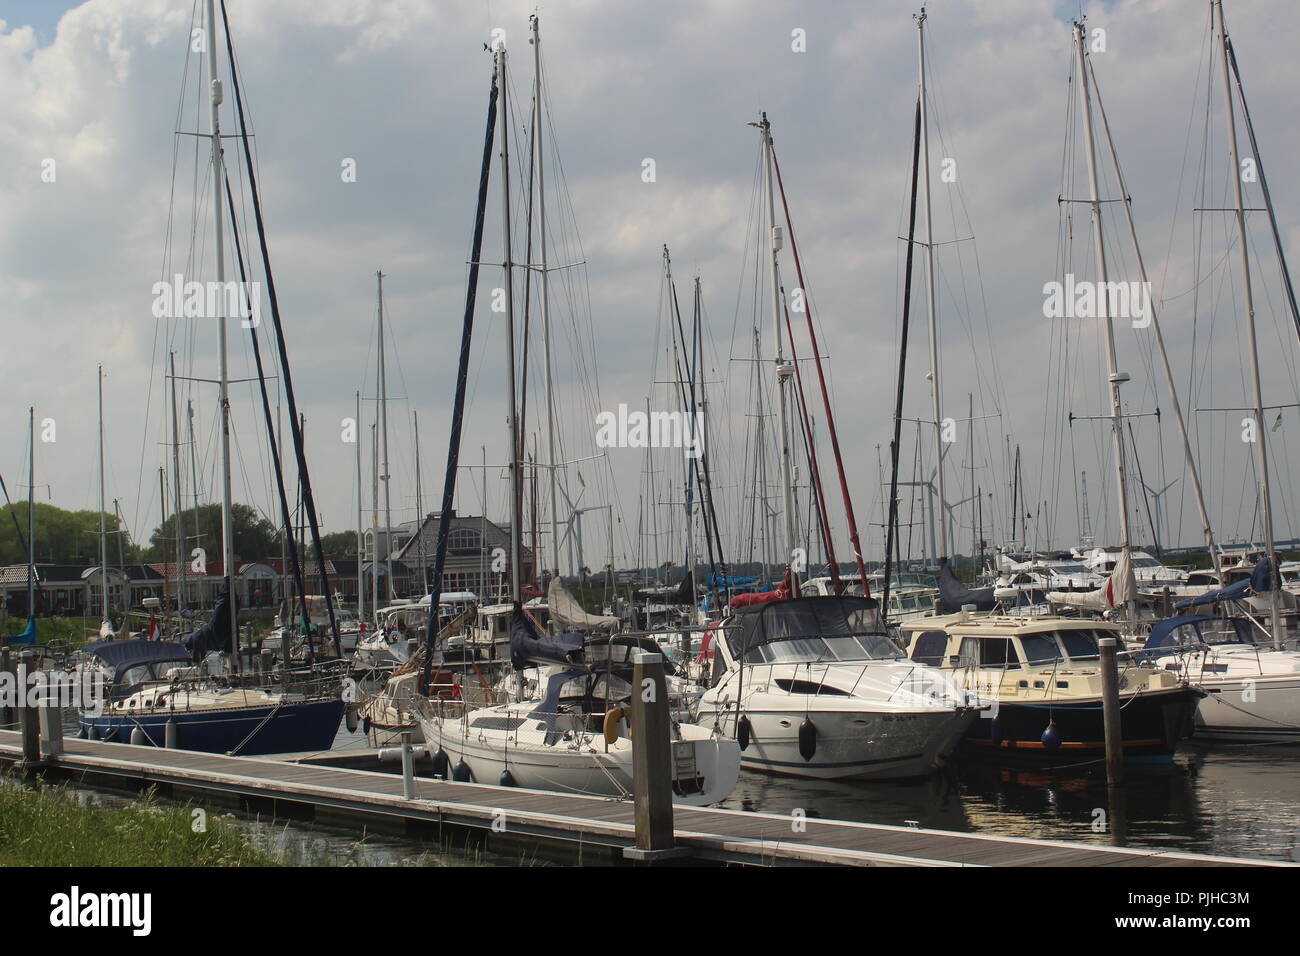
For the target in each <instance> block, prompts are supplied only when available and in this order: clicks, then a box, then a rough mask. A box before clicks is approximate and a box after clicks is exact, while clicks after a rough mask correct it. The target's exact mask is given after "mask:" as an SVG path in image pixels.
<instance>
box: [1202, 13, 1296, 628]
mask: <svg viewBox="0 0 1300 956" xmlns="http://www.w3.org/2000/svg"><path fill="white" fill-rule="evenodd" d="M1211 9H1212V10H1213V13H1214V26H1215V33H1216V34H1217V39H1218V44H1219V59H1220V66H1221V67H1222V74H1223V119H1224V122H1225V123H1226V124H1227V129H1228V162H1229V164H1230V165H1231V167H1232V195H1233V199H1234V201H1235V205H1236V210H1235V218H1236V220H1237V247H1238V249H1240V250H1241V278H1242V289H1243V292H1244V294H1245V299H1246V330H1247V333H1248V336H1249V339H1250V374H1251V386H1252V390H1253V392H1254V399H1255V408H1254V415H1255V455H1256V459H1257V462H1256V468H1257V470H1258V472H1259V508H1260V512H1261V513H1262V515H1263V518H1264V547H1265V549H1266V550H1267V552H1268V560H1269V565H1270V570H1269V574H1270V577H1271V581H1270V584H1271V587H1269V589H1268V608H1269V630H1270V631H1271V633H1272V635H1273V646H1274V647H1275V648H1276V649H1278V650H1281V649H1282V620H1281V615H1280V613H1279V611H1278V606H1277V589H1278V574H1277V570H1278V564H1277V549H1276V547H1275V546H1274V541H1273V502H1272V497H1271V495H1270V488H1269V478H1268V449H1267V448H1266V447H1265V436H1266V435H1267V433H1268V430H1267V429H1266V428H1265V427H1264V393H1263V386H1262V385H1261V384H1260V375H1259V345H1258V342H1257V341H1256V338H1255V293H1254V290H1253V289H1252V287H1251V281H1250V249H1249V248H1248V247H1247V235H1246V212H1245V200H1244V197H1243V196H1242V188H1241V160H1240V159H1239V157H1238V153H1237V121H1236V116H1235V113H1234V110H1233V105H1232V81H1231V80H1230V78H1229V67H1228V27H1227V25H1226V24H1225V23H1224V20H1223V0H1212V3H1211Z"/></svg>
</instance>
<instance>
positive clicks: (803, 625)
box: [727, 594, 883, 660]
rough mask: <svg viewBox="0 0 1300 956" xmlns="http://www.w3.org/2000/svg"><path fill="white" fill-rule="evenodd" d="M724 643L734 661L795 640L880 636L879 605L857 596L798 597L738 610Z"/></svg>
mask: <svg viewBox="0 0 1300 956" xmlns="http://www.w3.org/2000/svg"><path fill="white" fill-rule="evenodd" d="M733 623H734V624H737V625H739V627H738V628H729V629H728V631H727V642H728V644H730V645H731V649H732V651H733V653H734V656H735V657H736V659H737V660H743V659H744V657H745V654H746V653H747V652H749V651H750V650H752V649H753V648H755V647H761V646H763V645H764V644H771V643H773V642H774V641H784V640H789V639H790V638H796V637H841V636H848V635H851V634H879V633H881V632H882V631H883V627H882V626H881V623H880V602H879V601H877V600H876V599H875V598H869V597H862V596H861V595H856V594H842V595H838V596H833V597H797V598H785V599H783V600H776V601H769V602H767V603H764V604H751V605H748V606H742V607H740V608H737V613H736V616H735V619H734V621H733Z"/></svg>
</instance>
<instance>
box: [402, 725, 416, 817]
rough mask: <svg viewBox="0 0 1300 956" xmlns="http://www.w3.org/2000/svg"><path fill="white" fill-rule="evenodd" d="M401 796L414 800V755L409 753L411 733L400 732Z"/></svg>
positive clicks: (407, 731)
mask: <svg viewBox="0 0 1300 956" xmlns="http://www.w3.org/2000/svg"><path fill="white" fill-rule="evenodd" d="M402 796H404V797H405V798H406V799H407V800H414V799H415V755H414V754H412V753H411V732H410V731H409V730H403V731H402Z"/></svg>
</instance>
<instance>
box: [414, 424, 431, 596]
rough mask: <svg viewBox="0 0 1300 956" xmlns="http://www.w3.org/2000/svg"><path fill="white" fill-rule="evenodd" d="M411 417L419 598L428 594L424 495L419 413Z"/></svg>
mask: <svg viewBox="0 0 1300 956" xmlns="http://www.w3.org/2000/svg"><path fill="white" fill-rule="evenodd" d="M411 415H412V417H413V418H414V420H415V514H416V529H415V534H416V537H417V539H418V544H419V551H420V592H419V594H417V595H416V597H421V596H423V595H424V594H426V593H428V588H429V572H428V570H427V569H426V567H425V563H424V535H422V534H420V528H421V527H422V526H423V524H424V495H423V493H422V492H421V491H420V413H419V412H417V411H412V412H411Z"/></svg>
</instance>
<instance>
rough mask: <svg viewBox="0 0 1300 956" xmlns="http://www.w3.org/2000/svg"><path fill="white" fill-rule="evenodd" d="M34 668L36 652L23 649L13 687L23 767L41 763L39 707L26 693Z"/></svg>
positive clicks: (35, 765)
mask: <svg viewBox="0 0 1300 956" xmlns="http://www.w3.org/2000/svg"><path fill="white" fill-rule="evenodd" d="M35 670H36V652H35V651H33V650H26V651H23V653H22V656H21V657H20V658H19V664H18V680H17V681H15V687H16V689H17V691H18V715H19V722H20V723H21V724H22V736H23V766H24V767H38V766H40V763H41V714H40V708H39V707H37V706H35V705H34V704H33V702H32V701H31V700H30V699H29V697H28V694H27V682H28V681H29V680H31V675H32V674H33V673H34V672H35Z"/></svg>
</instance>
